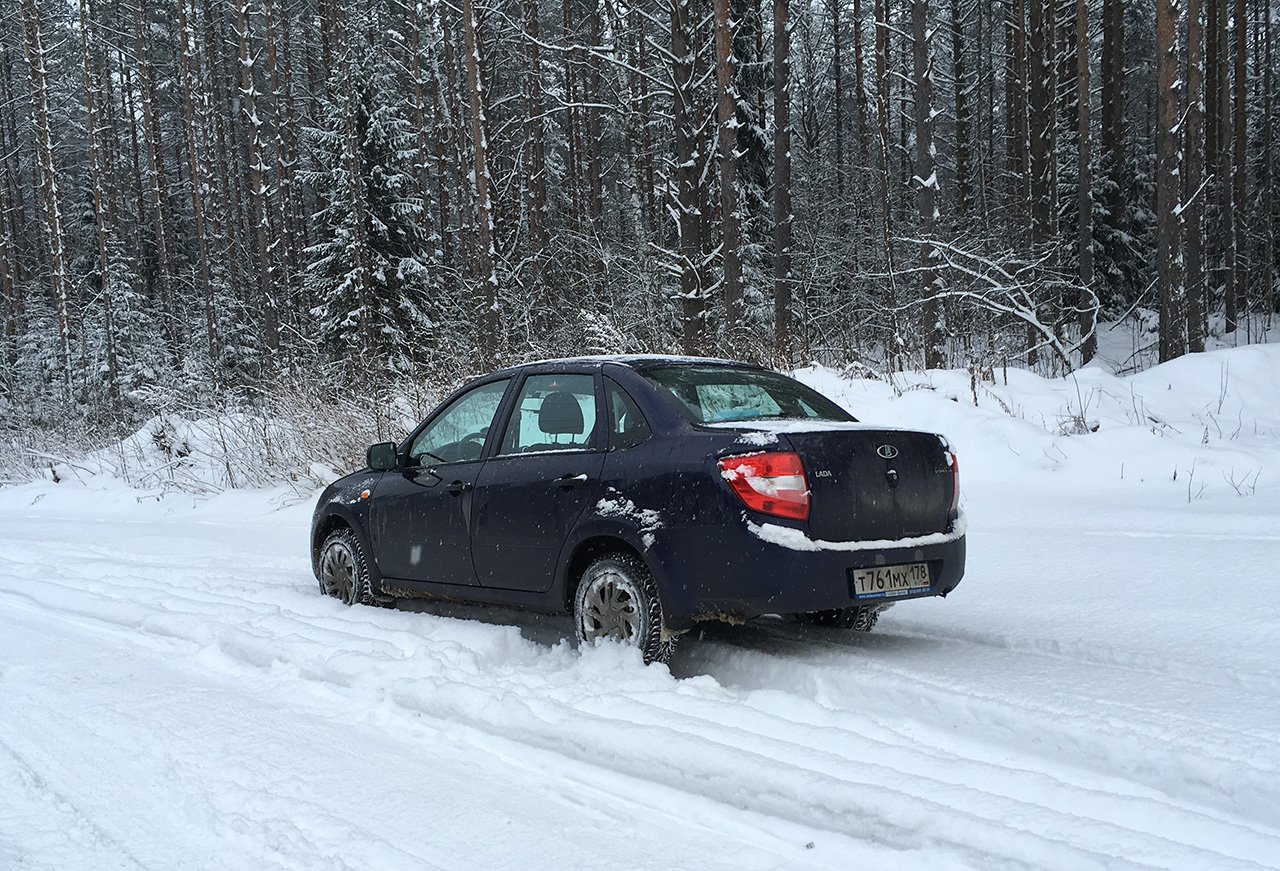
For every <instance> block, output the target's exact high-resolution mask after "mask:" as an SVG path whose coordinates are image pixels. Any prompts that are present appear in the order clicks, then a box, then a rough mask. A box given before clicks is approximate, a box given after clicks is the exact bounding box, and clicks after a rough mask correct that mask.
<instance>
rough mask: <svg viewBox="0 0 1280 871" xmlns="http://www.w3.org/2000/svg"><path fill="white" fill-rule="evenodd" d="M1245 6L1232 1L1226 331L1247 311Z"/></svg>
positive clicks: (1247, 44) (1247, 212) (1246, 20)
mask: <svg viewBox="0 0 1280 871" xmlns="http://www.w3.org/2000/svg"><path fill="white" fill-rule="evenodd" d="M1248 20H1249V19H1248V9H1247V7H1246V5H1245V0H1236V14H1235V27H1234V30H1235V35H1236V64H1235V67H1236V70H1235V92H1234V96H1235V112H1234V121H1235V127H1236V129H1235V137H1234V144H1235V160H1234V162H1233V164H1232V167H1231V192H1232V195H1231V200H1232V205H1231V209H1230V215H1231V224H1232V229H1231V248H1230V251H1229V254H1230V256H1231V275H1230V284H1229V295H1230V297H1231V300H1230V302H1229V303H1228V306H1227V309H1228V312H1230V313H1231V314H1234V315H1235V317H1231V316H1230V315H1229V316H1228V318H1227V332H1231V331H1232V330H1233V329H1235V327H1236V319H1237V318H1238V317H1239V315H1240V313H1241V312H1244V313H1245V314H1247V313H1248V310H1249V302H1248V298H1247V285H1248V282H1247V281H1246V275H1247V266H1248V262H1247V259H1246V258H1245V256H1244V248H1245V245H1244V240H1245V226H1246V224H1247V222H1248V219H1249V201H1248V199H1247V197H1246V192H1247V190H1248V178H1249V149H1248V146H1249V121H1248V114H1247V113H1248V107H1247V104H1246V103H1247V97H1248V90H1249V71H1248V67H1247V60H1248V57H1247V54H1248V49H1249V42H1248V38H1247V36H1246V27H1247V23H1248Z"/></svg>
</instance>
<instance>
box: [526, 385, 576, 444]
mask: <svg viewBox="0 0 1280 871" xmlns="http://www.w3.org/2000/svg"><path fill="white" fill-rule="evenodd" d="M585 428H586V426H585V424H584V422H583V420H582V406H581V405H579V404H578V399H577V397H576V396H574V395H573V394H572V393H569V392H568V391H567V390H557V391H556V392H555V393H548V394H547V398H546V399H544V400H542V408H540V409H538V429H540V430H542V431H543V432H545V433H547V434H548V435H581V434H582V431H583V430H584V429H585Z"/></svg>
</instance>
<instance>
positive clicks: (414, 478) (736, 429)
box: [311, 356, 965, 662]
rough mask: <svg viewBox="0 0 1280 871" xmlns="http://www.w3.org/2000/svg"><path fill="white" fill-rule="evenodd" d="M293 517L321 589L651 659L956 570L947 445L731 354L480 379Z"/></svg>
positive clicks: (868, 606) (852, 617) (946, 577)
mask: <svg viewBox="0 0 1280 871" xmlns="http://www.w3.org/2000/svg"><path fill="white" fill-rule="evenodd" d="M366 459H367V462H368V466H367V468H365V469H363V470H361V471H359V472H355V473H353V474H351V475H348V476H346V477H344V478H341V479H339V480H338V481H335V482H334V483H333V484H331V485H330V486H329V487H328V488H327V489H326V490H325V491H324V493H323V494H321V496H320V500H319V503H318V504H317V505H316V511H315V517H314V519H313V525H312V535H311V544H312V558H313V566H314V568H315V573H316V577H317V579H318V580H319V583H320V589H321V590H322V591H323V592H324V593H326V594H328V595H331V596H336V597H338V598H339V599H341V600H342V601H344V602H347V603H349V604H354V603H357V602H359V603H364V604H384V605H387V604H393V603H394V602H395V601H396V600H397V599H400V598H430V599H442V600H450V601H461V602H475V603H488V604H502V605H511V606H516V607H521V608H529V609H536V610H540V611H547V612H557V613H564V612H569V613H572V615H573V619H574V624H575V626H576V627H577V634H578V637H579V639H580V640H581V641H582V642H591V641H595V640H596V639H599V638H612V639H617V640H620V641H623V642H624V643H628V644H632V645H635V646H636V647H638V648H640V650H641V651H642V653H643V655H644V658H645V660H646V661H649V662H652V661H665V660H666V659H667V658H668V657H669V656H670V655H671V651H672V649H673V647H674V646H675V643H676V641H677V639H678V638H679V637H680V635H681V634H683V633H684V632H686V631H687V630H689V629H690V628H692V627H693V626H694V624H696V623H699V622H701V621H710V620H719V621H726V622H731V623H737V622H741V621H744V620H748V619H751V618H753V617H758V616H761V615H764V614H777V615H782V616H786V617H791V618H794V619H800V620H806V621H810V622H816V623H822V624H826V625H835V626H843V627H847V628H850V629H857V630H864V631H865V630H868V629H870V628H871V627H872V626H873V625H874V624H875V621H876V618H877V617H878V616H879V614H880V612H881V611H882V610H884V609H885V608H887V607H889V606H890V605H892V604H893V603H895V602H898V601H900V600H903V599H914V598H920V597H923V596H945V595H946V594H947V593H949V592H951V590H953V589H955V587H956V585H957V584H958V583H960V578H961V576H962V575H963V574H964V561H965V539H964V525H963V519H962V518H961V516H960V514H959V511H958V499H959V471H958V466H957V463H956V458H955V455H954V454H953V453H952V451H951V449H950V447H949V445H948V444H947V441H946V440H945V439H944V438H943V437H942V436H939V435H935V434H932V433H924V432H913V431H908V430H894V429H885V428H877V427H872V426H868V425H866V424H862V423H858V422H857V421H856V420H855V419H854V418H853V417H852V416H851V415H850V414H849V413H848V412H846V411H845V410H844V409H842V408H841V407H840V406H838V405H837V404H836V403H834V402H832V401H831V400H829V399H827V398H826V397H824V396H822V395H821V394H819V393H817V392H815V391H814V390H812V389H810V388H808V387H806V386H805V385H803V384H801V383H799V382H798V381H795V380H793V379H791V378H788V377H786V376H784V375H780V374H778V373H776V372H772V371H769V370H767V369H763V368H760V367H758V366H752V365H749V364H745V363H734V362H728V361H723V360H703V359H690V358H682V357H681V358H677V357H660V356H646V357H583V358H575V359H566V360H551V361H545V362H540V363H529V364H526V365H523V366H517V367H513V368H510V369H504V370H502V371H500V372H495V373H493V374H492V375H487V376H485V377H483V378H479V379H477V380H475V381H473V382H471V383H470V384H468V385H466V386H465V387H463V388H462V389H460V390H458V391H457V392H456V393H454V394H453V395H452V396H450V397H449V398H448V399H446V400H445V401H444V402H443V403H442V404H441V405H440V406H439V407H438V408H437V409H436V410H435V411H434V412H432V414H431V415H430V416H429V417H428V418H427V419H426V420H425V421H423V422H422V424H421V425H419V426H418V428H417V429H415V430H414V431H413V432H412V433H411V434H410V435H409V437H408V438H407V439H405V440H404V441H403V442H401V443H400V444H398V445H397V444H392V443H390V442H388V443H384V444H377V445H373V446H372V447H370V448H369V451H368V455H367V458H366Z"/></svg>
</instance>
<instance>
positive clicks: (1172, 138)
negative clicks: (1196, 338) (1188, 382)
mask: <svg viewBox="0 0 1280 871" xmlns="http://www.w3.org/2000/svg"><path fill="white" fill-rule="evenodd" d="M1175 3H1176V0H1157V3H1156V99H1157V103H1158V108H1159V111H1158V114H1157V118H1156V236H1157V239H1156V286H1157V290H1158V293H1159V298H1160V361H1161V362H1164V361H1165V360H1172V359H1173V358H1174V357H1180V356H1182V354H1183V353H1184V351H1185V340H1184V339H1183V336H1182V330H1183V329H1184V327H1185V323H1186V322H1185V320H1184V318H1183V317H1182V311H1181V307H1180V305H1179V303H1180V297H1181V287H1180V284H1179V282H1180V276H1179V274H1178V273H1179V269H1178V265H1179V264H1178V262H1177V258H1178V254H1177V252H1178V248H1179V242H1180V239H1179V234H1178V217H1177V207H1178V199H1179V194H1180V191H1179V185H1178V163H1179V160H1178V156H1179V155H1178V137H1177V130H1176V125H1177V123H1178V91H1177V86H1176V85H1175V84H1174V80H1175V78H1176V77H1177V75H1178V57H1177V55H1176V54H1175V51H1174V30H1175V28H1176V22H1177V16H1178V13H1177V9H1176V8H1175Z"/></svg>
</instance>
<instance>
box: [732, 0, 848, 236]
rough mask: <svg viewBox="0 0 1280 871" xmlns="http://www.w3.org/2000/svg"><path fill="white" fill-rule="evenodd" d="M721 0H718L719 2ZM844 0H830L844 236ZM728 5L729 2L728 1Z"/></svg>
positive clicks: (839, 223)
mask: <svg viewBox="0 0 1280 871" xmlns="http://www.w3.org/2000/svg"><path fill="white" fill-rule="evenodd" d="M719 2H721V0H717V3H719ZM843 3H844V0H828V6H829V7H830V10H831V50H832V58H831V75H832V79H833V81H832V85H833V86H834V88H835V91H834V93H833V94H832V100H833V102H834V104H835V130H834V131H833V134H834V138H835V147H836V154H835V158H836V214H837V216H839V217H838V218H837V227H838V228H840V231H839V235H841V236H843V235H844V232H843V216H844V213H845V202H844V170H845V167H844V70H843V69H842V68H841V63H840V62H841V59H842V58H841V53H840V50H841V43H842V41H843V39H842V36H841V31H840V6H841V5H842V4H843ZM726 5H727V2H726Z"/></svg>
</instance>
